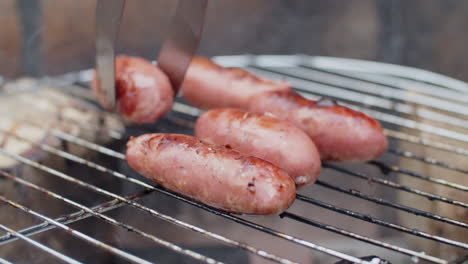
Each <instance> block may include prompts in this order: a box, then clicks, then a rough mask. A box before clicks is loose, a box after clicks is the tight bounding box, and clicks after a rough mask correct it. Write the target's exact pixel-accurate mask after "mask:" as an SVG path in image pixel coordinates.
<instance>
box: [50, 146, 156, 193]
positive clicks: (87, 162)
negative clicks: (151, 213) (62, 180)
mask: <svg viewBox="0 0 468 264" xmlns="http://www.w3.org/2000/svg"><path fill="white" fill-rule="evenodd" d="M45 149H48V148H45ZM45 149H44V150H45ZM48 150H49V151H50V149H48ZM62 154H67V153H66V152H65V153H62ZM68 155H72V154H68ZM76 158H78V159H81V158H79V157H76ZM81 162H85V164H87V165H90V163H91V166H93V165H92V162H89V161H86V160H81ZM94 165H97V164H94ZM98 166H99V165H98ZM121 176H122V175H121ZM124 177H126V176H124ZM126 178H127V177H126ZM145 185H146V184H145ZM150 187H151V186H150Z"/></svg>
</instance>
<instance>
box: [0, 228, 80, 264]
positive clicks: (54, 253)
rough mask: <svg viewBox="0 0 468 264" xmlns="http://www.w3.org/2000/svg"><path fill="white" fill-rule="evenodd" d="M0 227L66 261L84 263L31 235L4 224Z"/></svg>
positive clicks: (74, 263)
mask: <svg viewBox="0 0 468 264" xmlns="http://www.w3.org/2000/svg"><path fill="white" fill-rule="evenodd" d="M0 229H2V230H3V231H6V232H9V233H10V234H12V235H14V236H16V237H17V238H19V239H21V240H24V241H26V242H27V243H29V244H31V245H32V246H34V247H36V248H39V249H40V250H42V251H45V252H47V253H49V254H51V255H53V256H54V257H56V258H58V259H60V260H62V261H64V262H66V263H70V264H82V262H79V261H77V260H76V259H73V258H70V257H69V256H67V255H64V254H62V253H60V252H58V251H56V250H54V249H52V248H49V247H47V246H45V245H44V244H41V243H39V242H37V241H34V240H32V239H30V238H29V237H27V236H24V235H22V234H20V233H18V232H16V231H15V230H13V229H11V228H8V227H6V226H4V225H2V224H0Z"/></svg>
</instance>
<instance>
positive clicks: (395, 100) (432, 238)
mask: <svg viewBox="0 0 468 264" xmlns="http://www.w3.org/2000/svg"><path fill="white" fill-rule="evenodd" d="M214 59H215V60H216V61H217V62H218V63H220V64H222V65H224V66H236V67H242V68H245V69H247V70H249V71H251V72H254V73H256V74H259V75H262V76H265V77H268V78H274V79H286V80H288V81H289V82H290V83H291V84H292V85H293V86H294V88H295V89H297V90H298V92H299V93H301V94H302V95H303V96H305V97H307V98H310V99H318V98H320V97H330V98H333V99H336V100H339V102H340V103H341V104H343V105H345V106H348V107H351V108H353V109H357V110H359V111H363V112H365V113H368V114H369V115H371V116H373V117H375V118H376V119H378V120H380V121H381V122H382V124H383V126H384V127H385V133H386V135H387V136H388V137H389V139H390V142H391V144H390V148H389V150H388V152H387V153H386V154H384V156H386V157H389V158H388V159H383V160H382V159H379V160H376V161H372V162H369V163H366V164H364V163H363V164H339V163H324V164H323V169H322V171H323V172H322V175H321V176H322V177H320V179H319V180H318V181H317V183H316V184H315V185H314V186H309V187H305V188H303V189H300V190H299V191H298V194H297V200H296V202H295V204H299V203H301V204H306V205H305V207H306V208H307V207H310V208H316V207H319V208H322V209H323V212H324V214H329V215H332V216H331V217H332V218H333V219H337V218H343V219H352V218H354V219H357V220H344V221H345V222H346V221H358V223H359V224H358V225H356V224H354V225H343V226H335V225H332V224H330V223H329V222H326V221H323V220H321V219H320V217H318V215H317V217H315V216H311V215H309V214H307V212H306V211H299V212H298V211H297V210H295V209H294V206H293V207H292V208H291V209H290V210H288V211H286V212H284V213H283V214H281V215H280V216H270V217H247V216H238V215H232V214H229V213H226V212H222V211H219V210H216V209H213V208H211V207H208V206H205V205H203V204H201V203H198V202H195V201H192V200H190V199H187V198H184V197H181V196H180V195H178V194H175V193H172V192H170V191H167V190H164V189H162V188H160V187H159V186H156V185H155V184H152V183H149V182H147V181H145V180H144V179H143V178H139V177H138V176H135V175H132V174H131V173H129V170H126V169H125V168H124V167H122V166H120V167H118V166H117V167H110V166H104V165H101V164H102V162H101V160H100V158H96V156H92V157H91V158H88V157H87V156H77V155H74V154H72V153H70V152H68V151H67V148H59V147H54V146H50V145H48V144H47V143H34V142H32V143H33V144H35V146H36V147H37V148H39V149H41V150H42V151H44V152H47V153H49V154H51V155H55V156H59V157H61V158H64V159H66V160H67V161H68V162H69V163H71V164H74V165H75V166H82V167H85V168H87V169H89V170H91V171H93V170H94V171H95V172H96V173H98V172H99V173H102V174H103V176H100V177H112V178H115V179H116V180H117V181H118V182H125V183H126V184H129V185H132V186H134V188H135V189H132V190H137V191H136V192H133V193H126V192H125V191H124V189H121V190H116V191H114V190H113V191H109V190H108V188H106V186H98V185H94V184H92V183H89V182H85V181H83V180H81V179H78V178H76V177H73V176H71V175H70V174H69V173H68V172H66V171H60V170H58V169H55V168H52V167H50V166H45V165H43V164H41V163H40V162H38V161H35V160H32V159H29V158H27V157H23V156H20V155H17V154H14V153H11V152H8V151H6V150H5V149H3V148H0V154H1V155H4V156H7V157H9V158H13V159H15V160H17V161H18V162H19V163H21V164H23V165H22V166H28V167H33V168H35V169H37V170H39V171H42V172H45V173H47V174H48V175H49V176H50V177H57V178H61V179H62V180H64V181H63V184H64V185H76V188H77V189H78V188H79V189H80V190H81V189H87V190H90V191H92V192H95V193H98V194H100V195H101V196H102V197H105V199H106V201H104V202H97V201H98V200H96V201H95V202H94V203H91V204H89V205H88V204H84V203H81V202H77V201H76V199H75V200H73V199H70V198H67V195H61V194H58V193H57V192H55V191H52V190H48V189H46V188H43V187H40V186H39V185H40V184H34V183H32V182H30V181H28V180H27V179H25V178H24V177H22V175H21V174H20V173H17V172H16V171H0V176H1V177H0V178H2V179H4V180H5V181H12V182H15V183H16V184H17V185H20V186H22V187H23V188H24V190H25V195H29V193H33V192H36V193H39V194H40V195H42V196H45V197H47V198H50V199H49V200H56V201H59V202H60V203H63V204H66V205H70V206H71V208H75V210H76V211H73V212H71V213H68V214H66V215H63V216H60V217H57V216H51V215H47V214H45V213H41V212H42V211H43V210H42V209H44V208H35V209H31V208H30V207H29V205H27V204H22V203H20V202H17V201H14V200H12V199H10V198H9V197H8V196H7V195H4V194H3V193H2V194H1V195H0V201H1V202H2V203H3V204H5V205H9V206H10V207H13V208H15V210H17V211H18V216H19V217H32V218H34V219H36V220H38V221H39V222H38V224H35V225H32V226H29V227H25V228H20V229H16V230H15V228H12V227H11V226H7V225H6V224H5V223H0V229H2V230H3V231H4V232H5V233H4V235H2V236H0V247H2V246H5V245H6V244H10V243H11V244H12V243H18V240H20V241H22V242H23V243H26V244H27V245H29V246H30V247H31V248H36V249H37V250H39V251H43V252H46V253H47V254H50V255H51V256H53V257H56V258H57V259H60V260H61V261H63V262H65V263H81V262H82V261H84V260H82V259H80V256H70V255H67V254H66V253H64V252H60V251H59V250H56V249H54V247H53V246H52V245H47V244H44V243H41V242H39V241H38V240H35V237H36V236H38V235H44V234H50V235H51V236H53V235H54V234H55V233H53V231H56V230H61V231H63V232H65V233H67V234H68V235H69V236H70V237H72V238H73V239H74V241H76V243H77V245H81V244H79V243H80V241H84V242H87V243H89V244H90V245H92V246H93V247H96V248H97V249H99V250H100V251H105V252H108V253H109V254H111V255H114V256H117V257H118V258H120V259H123V260H125V261H128V262H133V263H153V262H158V258H157V256H156V258H154V259H152V258H145V257H144V256H142V255H141V254H138V253H134V252H131V251H128V250H126V249H125V248H122V247H119V246H118V245H116V244H114V243H109V242H107V241H105V240H103V239H101V238H100V237H99V236H94V233H93V234H89V233H86V232H83V231H80V230H79V229H78V228H75V224H77V223H79V222H84V221H89V219H93V218H94V219H97V220H95V221H102V222H104V223H105V224H106V225H112V226H116V227H117V228H118V229H121V231H122V232H129V233H134V234H136V237H137V238H136V239H140V240H146V241H147V244H149V245H155V246H161V247H164V248H167V249H169V250H170V251H171V252H173V254H174V255H175V254H181V255H185V256H188V257H189V258H191V259H192V260H197V261H200V262H202V263H221V262H224V261H225V262H229V260H222V261H218V260H215V258H214V257H212V256H210V255H209V254H202V253H200V252H197V251H196V250H193V249H189V248H186V247H184V245H180V244H179V243H177V242H170V240H169V239H166V238H162V237H160V236H159V235H158V229H157V228H154V229H152V230H145V229H142V228H139V227H137V226H135V225H133V224H131V223H130V222H131V221H130V220H131V219H129V218H123V219H118V217H116V216H115V215H113V214H112V212H113V211H115V210H118V209H120V208H134V209H135V210H136V211H138V210H139V211H142V212H145V213H147V215H148V217H149V218H147V220H145V221H155V222H157V223H159V220H163V221H166V222H168V223H170V224H171V226H172V228H173V229H175V230H176V231H175V232H176V233H188V232H194V233H198V234H201V235H202V236H204V237H206V238H207V240H209V241H212V242H217V243H218V242H219V243H220V244H223V245H228V246H230V247H234V248H237V249H239V250H242V251H245V252H247V253H248V254H249V256H253V257H255V259H257V261H259V263H263V262H264V261H265V262H268V261H271V262H278V263H296V262H297V260H295V259H296V258H295V256H294V255H291V252H289V251H285V250H281V248H276V249H275V248H273V249H271V247H270V248H269V249H265V248H264V245H263V244H259V243H256V242H255V241H256V240H255V239H253V240H249V237H243V238H241V239H239V238H231V237H229V236H226V235H224V234H222V232H218V231H219V230H217V231H212V230H210V226H209V224H208V225H206V226H202V225H200V224H193V223H190V222H189V221H186V220H184V219H182V218H183V217H178V215H177V214H176V215H169V214H166V213H164V212H163V211H162V210H159V209H154V208H152V207H151V206H147V205H145V204H144V203H143V202H140V199H144V198H147V197H149V199H152V198H153V199H156V198H154V197H152V196H154V195H155V194H156V193H161V194H164V195H165V196H168V197H170V198H168V199H169V200H167V201H168V203H172V202H174V203H175V202H178V201H182V202H183V203H186V204H188V205H190V208H192V209H193V208H196V209H195V210H200V211H204V212H207V214H206V216H204V217H207V218H206V219H215V218H222V219H224V220H225V221H226V223H231V224H232V223H235V225H239V226H242V227H243V228H245V229H246V230H248V231H247V232H248V233H250V234H252V237H255V236H256V235H260V234H264V235H266V236H268V237H271V239H272V240H273V239H277V240H278V241H279V240H284V241H285V242H284V243H287V244H289V245H292V246H294V247H299V248H301V247H302V248H304V250H306V251H308V252H309V251H310V254H319V255H326V256H327V257H325V258H323V259H324V260H325V261H326V263H335V262H338V261H343V262H341V263H367V264H368V263H387V262H385V260H384V258H385V259H386V260H387V261H390V262H393V263H398V262H399V261H403V262H404V263H410V262H414V263H417V262H427V263H463V261H464V260H466V258H467V256H466V254H467V252H468V251H467V250H468V241H467V237H468V233H467V232H466V231H467V227H468V223H467V221H466V220H467V219H468V210H467V207H468V202H467V201H466V196H463V195H464V194H465V193H466V191H467V190H468V186H467V178H466V177H467V176H468V166H467V165H468V163H467V162H466V161H467V160H468V159H467V157H468V147H467V146H468V133H467V131H468V130H467V129H468V84H466V83H464V82H461V81H458V80H454V79H451V78H448V77H446V76H442V75H439V74H435V73H431V72H427V71H424V70H420V69H415V68H409V67H402V66H396V65H389V64H383V63H376V62H368V61H360V60H353V59H341V58H332V57H311V56H306V55H293V56H266V55H265V56H251V55H243V56H221V57H216V58H214ZM90 78H91V70H85V71H81V72H75V73H69V74H66V75H63V76H56V77H48V78H43V79H41V82H40V83H41V84H48V85H52V86H54V87H57V88H60V89H61V90H62V91H65V92H67V93H70V94H73V96H75V97H76V98H81V99H82V100H87V101H89V100H91V101H92V100H93V99H92V98H93V96H92V94H91V92H90V90H89V89H87V86H88V83H89V81H90ZM77 85H78V86H77ZM72 86H73V87H72ZM38 89H40V88H38ZM0 96H8V95H0ZM24 107H29V108H31V111H38V109H36V107H35V105H34V104H32V105H25V106H24ZM201 112H202V111H201V110H199V109H197V108H195V107H192V106H190V105H188V104H186V103H185V102H184V101H183V99H181V98H177V101H176V103H175V104H174V107H173V110H172V111H171V112H170V113H169V114H168V115H167V117H165V120H163V121H162V123H161V122H159V123H158V124H156V125H154V126H148V127H145V128H138V129H137V130H132V128H130V129H129V131H130V132H129V133H128V134H132V133H137V132H135V131H138V132H141V131H142V130H143V131H146V132H148V131H165V132H180V131H181V130H183V131H188V129H190V128H191V127H193V122H194V120H195V119H196V117H197V116H198V115H200V113H201ZM3 114H9V115H11V116H12V117H14V118H15V119H18V120H21V121H22V122H26V123H28V124H29V125H31V126H37V127H41V126H42V124H41V123H39V122H37V121H35V120H24V119H22V117H21V116H18V115H16V114H15V113H13V112H12V113H2V115H3ZM84 129H88V130H91V131H94V132H95V133H103V134H106V135H107V136H109V137H110V138H114V139H117V140H120V141H122V142H124V141H125V139H126V138H127V137H128V134H123V133H120V132H119V131H112V130H109V129H107V130H104V131H97V128H95V127H92V126H90V127H85V128H84ZM93 129H94V130H93ZM0 132H1V133H9V134H10V136H11V137H15V138H17V139H19V140H25V141H28V139H27V138H24V137H21V136H20V135H16V134H15V133H14V132H11V131H0ZM49 134H50V135H51V136H53V137H55V138H57V139H59V140H60V141H62V142H64V143H66V144H72V145H79V146H81V147H84V148H87V149H89V150H90V151H92V152H96V153H99V155H100V156H97V157H101V156H105V157H106V158H107V159H110V160H115V161H119V162H120V163H122V164H125V162H124V161H125V156H124V154H123V152H122V149H119V147H116V145H110V146H103V145H98V144H95V143H93V142H90V141H87V140H85V139H83V138H80V137H76V136H74V135H71V134H69V133H67V132H65V131H61V130H58V129H51V130H50V131H49ZM389 159H390V160H392V159H393V160H397V161H400V163H399V165H393V164H394V163H392V164H391V163H390V162H388V160H389ZM406 164H410V165H411V166H408V167H407V166H405V165H406ZM414 168H416V169H414ZM417 168H430V169H421V170H417ZM432 169H434V170H437V172H439V171H440V172H441V173H438V174H437V175H436V176H434V175H432V173H430V172H431V171H432ZM323 173H325V174H327V175H334V177H336V178H338V179H341V180H338V181H335V182H337V183H335V182H333V181H330V180H329V178H327V177H323ZM450 175H452V176H450ZM453 175H455V176H453ZM351 179H357V180H358V182H359V184H358V185H357V186H356V185H350V184H349V181H350V180H351ZM311 188H313V189H314V190H318V189H322V192H317V193H315V192H310V191H307V190H308V189H311ZM428 189H429V190H428ZM323 193H328V194H329V195H328V196H322V195H319V194H323ZM338 195H341V196H343V197H345V199H352V200H353V201H356V203H359V204H361V203H363V204H373V205H375V206H377V208H378V210H379V212H381V213H379V216H375V215H371V214H370V213H368V212H366V210H365V206H364V207H359V209H355V208H349V207H347V206H343V205H340V204H337V203H336V202H334V201H333V200H330V197H334V196H338ZM399 195H401V197H402V198H401V199H398V197H399ZM464 198H465V199H464ZM99 201H101V200H99ZM43 207H47V204H43ZM428 207H429V208H432V209H434V208H435V209H437V210H426V209H425V208H428ZM132 210H133V209H132ZM452 211H456V212H458V213H457V214H453V213H451V212H452ZM382 215H383V216H389V217H388V218H385V217H382ZM135 217H137V215H135ZM405 217H406V218H408V217H409V218H410V219H411V220H409V221H407V220H405ZM273 218H274V219H275V221H277V222H275V223H280V224H279V225H278V224H275V225H270V223H272V219H273ZM279 218H281V219H279ZM158 219H159V220H158ZM209 221H210V220H208V222H209ZM422 221H425V223H429V224H428V225H427V226H428V227H434V226H437V228H436V229H434V228H432V229H431V228H428V230H427V231H426V230H424V229H425V228H424V227H425V226H423V227H421V226H418V223H420V222H422ZM331 222H333V221H331ZM353 223H354V222H353ZM292 224H295V225H298V226H299V229H303V230H306V229H313V228H318V229H321V230H323V233H324V234H325V233H335V234H336V236H337V237H338V238H342V239H343V240H346V241H347V243H348V244H354V243H357V244H359V245H366V244H369V245H372V246H371V247H370V248H369V251H368V252H366V255H378V256H379V257H375V258H374V259H373V260H371V259H372V258H366V259H364V258H361V257H362V256H363V255H353V254H352V252H351V253H350V252H345V251H346V250H343V249H342V247H341V246H340V247H338V244H336V246H335V245H327V246H322V244H323V241H322V239H321V237H308V236H303V235H301V233H300V232H299V233H297V232H296V233H294V234H292V233H287V232H284V231H282V230H283V228H281V227H282V225H292ZM359 225H363V226H374V225H375V226H379V227H384V228H382V229H383V230H384V231H381V232H382V236H380V237H377V238H375V237H371V236H370V235H366V234H365V233H366V232H363V231H362V228H358V226H359ZM364 229H365V228H364ZM445 229H450V230H456V231H455V233H458V234H463V233H464V234H465V236H464V237H463V236H456V237H453V236H452V235H453V234H454V233H453V232H452V233H450V235H446V234H445V233H444V232H442V231H440V230H445ZM362 233H364V234H362ZM386 235H390V236H392V237H397V238H398V236H399V235H401V237H400V238H399V239H397V240H393V241H387V240H384V239H382V237H385V236H386ZM339 240H340V239H338V241H339ZM410 240H411V241H413V240H414V241H416V242H415V243H408V241H410ZM426 242H427V243H429V244H426ZM278 243H279V242H278ZM281 243H283V242H281ZM415 245H416V246H415ZM426 245H430V246H427V247H426ZM434 245H435V246H441V247H442V248H449V249H452V250H454V252H458V253H457V254H451V255H449V256H446V255H444V254H439V253H437V252H435V251H434V252H433V251H431V250H430V248H433V247H434ZM375 252H384V253H383V255H384V256H383V257H382V255H381V254H380V253H378V254H375ZM385 252H388V255H387V254H386V253H385ZM426 252H427V253H426ZM451 252H452V251H451ZM460 252H461V253H460ZM18 254H19V252H18ZM385 256H387V257H385ZM395 256H398V258H396V257H395ZM2 257H3V256H0V263H10V262H9V260H8V259H7V258H6V257H5V259H3V258H2ZM394 257H395V258H394ZM324 263H325V262H324Z"/></svg>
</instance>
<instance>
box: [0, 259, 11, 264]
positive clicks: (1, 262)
mask: <svg viewBox="0 0 468 264" xmlns="http://www.w3.org/2000/svg"><path fill="white" fill-rule="evenodd" d="M0 264H13V262H10V261H8V260H6V259H3V258H0Z"/></svg>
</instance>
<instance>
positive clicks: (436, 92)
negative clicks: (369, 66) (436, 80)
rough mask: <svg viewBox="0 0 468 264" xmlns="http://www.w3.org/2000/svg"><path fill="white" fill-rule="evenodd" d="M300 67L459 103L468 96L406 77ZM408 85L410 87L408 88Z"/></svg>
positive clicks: (465, 101) (301, 65)
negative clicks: (422, 83)
mask: <svg viewBox="0 0 468 264" xmlns="http://www.w3.org/2000/svg"><path fill="white" fill-rule="evenodd" d="M300 67H303V68H306V69H312V70H315V71H320V72H324V73H328V74H332V75H336V76H341V77H344V78H347V79H352V80H357V81H363V82H367V83H371V84H376V85H379V86H383V87H388V88H392V89H395V90H410V91H412V92H417V93H421V94H424V95H426V96H431V97H436V98H437V97H441V98H444V99H446V100H448V101H456V102H459V103H468V96H467V95H466V94H465V93H462V92H460V91H450V90H447V89H446V88H441V87H440V86H437V85H431V84H429V83H425V84H424V85H421V83H420V82H419V81H411V80H408V79H405V80H404V79H399V78H398V79H397V78H395V77H394V76H388V75H378V76H376V75H373V76H372V75H369V74H367V73H357V72H351V71H345V70H341V71H340V70H333V69H325V68H319V67H317V66H313V65H308V64H303V63H301V64H300ZM409 87H410V88H409Z"/></svg>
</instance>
